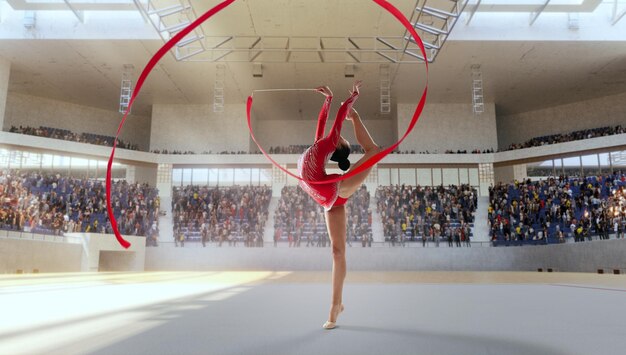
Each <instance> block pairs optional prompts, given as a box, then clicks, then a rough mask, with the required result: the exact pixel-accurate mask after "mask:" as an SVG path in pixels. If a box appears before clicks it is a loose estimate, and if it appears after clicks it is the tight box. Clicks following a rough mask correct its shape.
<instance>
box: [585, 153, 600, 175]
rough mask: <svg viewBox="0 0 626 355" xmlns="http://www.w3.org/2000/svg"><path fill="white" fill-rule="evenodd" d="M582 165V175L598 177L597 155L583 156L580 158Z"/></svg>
mask: <svg viewBox="0 0 626 355" xmlns="http://www.w3.org/2000/svg"><path fill="white" fill-rule="evenodd" d="M580 159H581V161H582V164H583V174H584V175H600V165H599V164H598V154H590V155H583V156H582V157H580Z"/></svg>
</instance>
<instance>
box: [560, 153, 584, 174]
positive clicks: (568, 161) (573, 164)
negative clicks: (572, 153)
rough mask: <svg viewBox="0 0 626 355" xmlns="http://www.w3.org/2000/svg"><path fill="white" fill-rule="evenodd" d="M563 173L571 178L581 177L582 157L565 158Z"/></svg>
mask: <svg viewBox="0 0 626 355" xmlns="http://www.w3.org/2000/svg"><path fill="white" fill-rule="evenodd" d="M563 173H564V174H565V175H569V176H578V175H580V157H570V158H563Z"/></svg>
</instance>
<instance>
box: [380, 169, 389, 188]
mask: <svg viewBox="0 0 626 355" xmlns="http://www.w3.org/2000/svg"><path fill="white" fill-rule="evenodd" d="M378 184H379V185H381V186H389V185H391V180H390V179H389V169H378Z"/></svg>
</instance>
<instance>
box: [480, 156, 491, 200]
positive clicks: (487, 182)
mask: <svg viewBox="0 0 626 355" xmlns="http://www.w3.org/2000/svg"><path fill="white" fill-rule="evenodd" d="M478 182H479V184H480V191H479V192H478V196H489V187H490V186H493V185H494V184H495V179H494V174H493V164H491V163H487V164H478Z"/></svg>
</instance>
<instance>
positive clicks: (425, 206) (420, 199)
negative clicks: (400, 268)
mask: <svg viewBox="0 0 626 355" xmlns="http://www.w3.org/2000/svg"><path fill="white" fill-rule="evenodd" d="M376 198H377V211H378V213H380V216H381V218H382V223H383V231H384V236H385V240H387V241H390V242H391V244H392V245H395V244H396V243H397V244H399V245H401V246H405V245H406V243H407V242H409V241H416V240H417V239H421V241H422V245H423V246H427V245H428V244H429V243H430V242H432V243H434V245H435V246H439V243H440V242H441V241H444V242H448V246H453V245H456V246H458V247H460V246H461V245H462V244H463V245H466V246H468V247H469V246H471V244H470V237H471V233H472V232H471V227H472V226H473V222H474V214H475V211H476V206H477V202H478V200H477V199H478V195H477V191H476V189H474V188H472V187H470V186H469V185H460V186H455V185H451V186H448V187H444V186H435V187H430V186H425V187H422V186H419V185H418V186H415V187H414V186H411V185H394V186H380V187H378V189H377V191H376Z"/></svg>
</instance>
